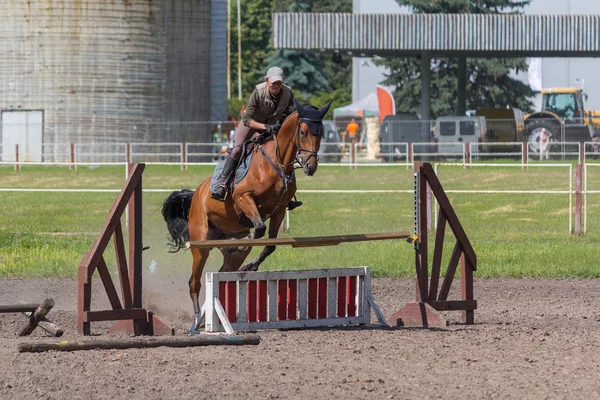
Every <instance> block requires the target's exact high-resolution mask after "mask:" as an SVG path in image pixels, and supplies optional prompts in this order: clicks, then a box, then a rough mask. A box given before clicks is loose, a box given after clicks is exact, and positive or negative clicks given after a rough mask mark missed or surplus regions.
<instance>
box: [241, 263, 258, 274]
mask: <svg viewBox="0 0 600 400" xmlns="http://www.w3.org/2000/svg"><path fill="white" fill-rule="evenodd" d="M257 269H258V268H257V267H256V265H255V264H254V263H248V264H246V265H244V266H243V267H242V268H240V269H239V270H240V271H243V272H255V271H256V270H257Z"/></svg>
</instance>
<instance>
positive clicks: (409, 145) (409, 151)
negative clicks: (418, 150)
mask: <svg viewBox="0 0 600 400" xmlns="http://www.w3.org/2000/svg"><path fill="white" fill-rule="evenodd" d="M406 147H407V149H406V150H407V155H406V160H407V162H408V163H409V164H414V163H415V158H414V156H413V145H412V143H411V142H408V143H407V144H406Z"/></svg>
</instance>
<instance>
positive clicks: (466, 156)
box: [463, 142, 471, 168]
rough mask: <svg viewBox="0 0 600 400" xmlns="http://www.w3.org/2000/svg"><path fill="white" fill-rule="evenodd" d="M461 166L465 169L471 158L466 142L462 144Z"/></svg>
mask: <svg viewBox="0 0 600 400" xmlns="http://www.w3.org/2000/svg"><path fill="white" fill-rule="evenodd" d="M463 148H464V150H463V166H464V168H467V164H469V163H470V158H471V156H470V155H469V143H468V142H464V143H463Z"/></svg>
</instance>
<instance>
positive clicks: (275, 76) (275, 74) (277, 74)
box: [267, 67, 285, 83]
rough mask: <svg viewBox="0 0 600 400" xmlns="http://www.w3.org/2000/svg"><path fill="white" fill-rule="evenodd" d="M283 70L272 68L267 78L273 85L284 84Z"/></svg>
mask: <svg viewBox="0 0 600 400" xmlns="http://www.w3.org/2000/svg"><path fill="white" fill-rule="evenodd" d="M284 76H285V75H284V74H283V70H282V69H281V68H279V67H271V68H269V70H268V71H267V78H268V79H269V81H270V82H271V83H273V82H283V78H284Z"/></svg>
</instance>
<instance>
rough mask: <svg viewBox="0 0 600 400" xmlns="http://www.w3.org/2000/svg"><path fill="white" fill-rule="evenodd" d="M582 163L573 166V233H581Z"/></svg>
mask: <svg viewBox="0 0 600 400" xmlns="http://www.w3.org/2000/svg"><path fill="white" fill-rule="evenodd" d="M582 171H583V165H582V164H577V167H576V168H575V232H574V234H575V235H581V216H582V214H581V206H582V201H581V182H582V179H581V178H582Z"/></svg>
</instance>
